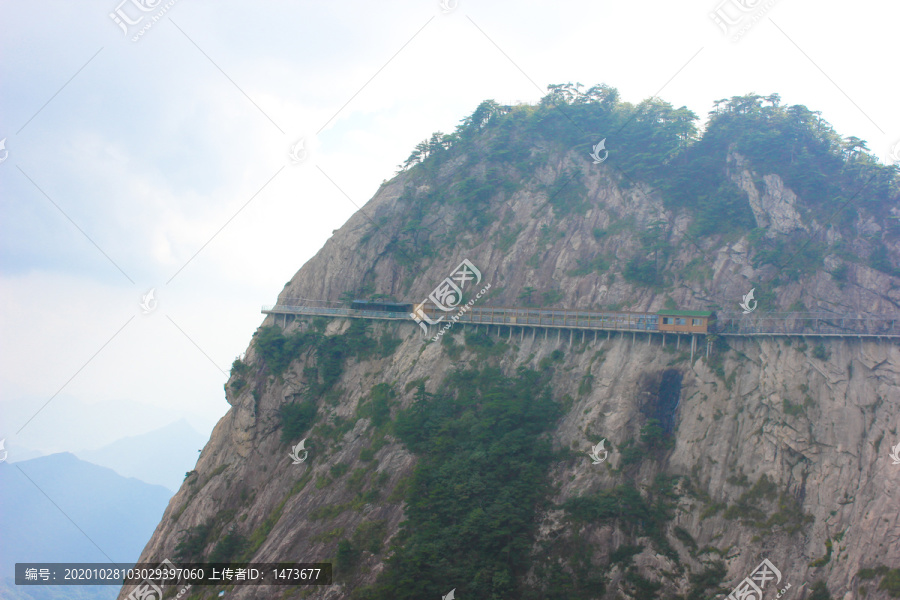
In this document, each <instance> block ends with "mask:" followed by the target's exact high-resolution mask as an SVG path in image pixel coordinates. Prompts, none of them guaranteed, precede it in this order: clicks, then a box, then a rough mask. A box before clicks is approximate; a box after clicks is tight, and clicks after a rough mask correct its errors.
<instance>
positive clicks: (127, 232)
mask: <svg viewBox="0 0 900 600" xmlns="http://www.w3.org/2000/svg"><path fill="white" fill-rule="evenodd" d="M446 1H447V4H446V5H445V6H444V7H443V10H442V6H441V5H440V3H439V2H438V1H437V0H434V1H431V0H416V1H388V2H372V1H365V2H361V1H352V2H349V1H342V2H334V1H332V2H326V1H324V0H298V1H275V0H272V1H269V2H259V3H251V2H241V3H239V2H234V1H229V0H217V1H215V2H213V1H210V0H166V1H165V2H160V1H159V0H126V1H125V2H122V3H121V4H119V2H120V0H89V1H88V0H81V1H79V2H63V1H52V2H51V1H45V0H28V1H19V2H13V1H10V0H0V139H3V138H5V150H0V159H2V163H0V211H2V214H0V298H2V300H0V310H2V318H0V327H2V329H0V344H2V355H0V439H2V438H5V439H6V448H7V449H8V450H9V452H10V458H11V459H14V458H15V456H16V453H17V452H20V451H21V449H27V448H30V449H37V450H41V451H43V452H51V451H63V450H71V451H75V450H79V449H84V448H93V447H97V446H100V445H102V444H104V443H107V442H110V441H112V440H115V439H118V438H120V437H123V436H126V435H134V434H138V433H143V432H146V431H149V430H151V429H154V428H156V427H159V426H162V425H165V424H167V423H170V422H172V421H175V420H177V419H179V418H182V417H184V418H187V419H188V420H189V421H190V422H191V423H192V424H193V425H194V426H195V427H196V428H197V429H198V430H200V431H201V432H202V433H204V435H207V434H208V433H209V431H210V430H211V428H212V426H213V425H214V423H215V422H216V421H217V420H218V419H219V418H221V417H222V416H223V415H224V414H225V412H226V411H227V409H228V405H227V403H226V402H225V400H224V392H223V389H222V386H223V384H224V382H225V381H226V379H227V373H228V370H229V368H230V364H231V362H232V361H233V360H234V358H235V357H236V356H238V355H240V354H241V353H242V352H243V351H244V350H245V349H246V347H247V345H248V343H249V341H250V336H251V334H252V333H253V331H254V330H255V328H256V327H257V326H258V325H259V323H260V321H261V319H262V315H261V314H260V307H261V305H263V304H270V303H273V302H274V300H275V298H276V296H277V294H278V293H279V292H280V291H281V289H282V287H283V286H284V284H285V282H286V281H288V280H289V279H290V278H291V276H292V275H293V274H294V273H295V272H296V271H297V269H299V268H300V267H301V266H302V265H303V264H304V263H305V262H306V261H307V260H308V259H309V258H310V257H311V256H312V255H313V254H314V253H315V252H316V251H317V250H318V249H319V248H320V247H321V246H322V244H323V243H324V242H325V240H326V239H327V238H328V237H329V236H330V235H331V233H332V230H334V229H337V228H338V227H340V226H341V225H342V224H343V223H344V222H345V221H346V220H347V219H348V218H349V217H350V215H351V214H353V212H355V211H356V210H357V208H358V207H360V206H363V205H364V204H365V202H366V201H367V200H368V199H369V198H371V196H372V195H373V193H374V192H375V191H376V190H377V188H378V186H379V184H380V183H381V182H382V180H384V179H389V178H391V177H392V176H393V175H394V173H395V172H396V170H397V165H398V164H400V163H401V162H402V161H403V160H404V159H405V158H406V157H407V156H409V154H410V152H411V150H412V149H413V147H414V146H415V144H416V143H418V142H419V141H421V140H423V139H425V138H426V137H428V136H429V135H430V134H431V133H432V132H434V131H438V130H440V131H444V132H450V131H452V130H453V128H454V127H455V126H456V125H457V123H458V122H459V121H460V120H461V119H462V118H464V117H465V116H466V115H468V114H470V113H471V112H472V110H474V108H475V107H476V106H477V105H478V103H479V102H481V101H482V100H484V99H487V98H493V99H495V100H497V101H498V102H501V103H514V102H516V101H522V102H535V101H537V100H538V99H539V98H540V97H541V96H542V95H543V94H544V93H545V92H546V86H547V85H548V84H553V83H564V82H569V81H571V82H581V83H583V84H585V85H586V86H588V87H589V86H591V85H594V84H598V83H606V84H608V85H611V86H614V87H616V88H618V89H619V91H620V94H621V97H622V99H623V100H625V101H628V102H639V101H641V100H643V99H646V98H648V97H651V96H654V95H658V96H659V97H660V98H662V99H663V100H665V101H668V102H670V103H672V104H673V105H675V106H676V107H679V106H682V105H686V106H687V107H688V108H690V109H691V110H693V111H694V112H695V113H697V114H698V115H700V116H701V117H704V120H705V115H706V113H707V112H708V111H709V110H710V108H711V107H712V102H713V100H717V99H720V98H728V97H731V96H734V95H739V94H745V93H749V92H756V93H759V94H763V95H765V94H770V93H778V94H780V95H781V97H782V100H783V102H784V103H788V104H805V105H806V106H807V107H809V108H810V109H812V110H818V111H821V112H822V115H823V117H824V118H825V119H826V120H828V121H829V122H830V123H831V124H832V125H833V126H834V127H835V128H836V129H837V131H838V132H839V133H840V134H842V135H844V136H849V135H855V136H857V137H859V138H862V139H864V140H866V141H867V142H868V146H869V148H870V149H871V150H872V151H873V152H874V153H875V154H876V155H877V156H879V157H880V158H881V159H882V160H883V161H885V162H890V161H891V160H892V159H891V157H890V153H891V149H892V147H894V146H895V144H897V142H898V141H900V118H898V115H897V109H896V107H897V105H898V92H900V85H898V82H897V74H896V72H897V57H898V47H897V24H898V23H900V3H898V2H896V0H879V1H872V2H865V3H856V4H854V3H848V2H838V1H836V0H834V1H829V0H824V1H823V0H820V1H817V2H808V1H806V2H801V1H798V0H778V1H771V0H770V1H768V2H764V1H758V0H726V1H725V2H722V0H717V1H713V0H690V1H687V2H672V1H671V0H667V1H663V0H643V1H639V2H624V1H618V2H611V1H608V0H597V1H591V2H574V1H573V2H565V1H562V2H560V1H557V2H551V1H549V0H531V1H528V0H518V1H505V0H497V1H490V2H486V1H481V2H475V1H472V0H458V2H457V1H456V0H446ZM142 2H143V6H141V4H142ZM742 3H743V5H746V7H744V8H743V9H742V6H743V5H742ZM711 13H712V14H718V18H719V19H720V20H722V21H723V22H724V21H730V22H732V23H736V24H734V25H731V26H730V27H728V29H729V31H728V32H725V31H723V29H722V28H721V27H720V26H719V25H717V23H716V22H715V20H714V19H713V18H711V17H710V14H711ZM111 15H113V16H112V17H111ZM113 17H114V18H113ZM157 17H158V18H157ZM154 18H156V20H155V21H154ZM139 19H140V20H139ZM116 20H119V21H120V22H121V23H117V22H116ZM130 23H133V24H130ZM148 25H149V27H148ZM141 31H143V33H142V34H141V35H139V32H141ZM301 139H302V140H303V146H302V148H300V147H298V146H296V143H297V142H298V140H301ZM609 145H611V143H610V144H609ZM292 148H295V150H296V156H297V157H298V158H305V160H303V161H301V162H299V163H295V162H294V161H293V160H292V159H291V157H290V151H291V149H292ZM898 152H900V150H898ZM151 289H154V290H155V292H154V300H155V301H156V304H155V309H154V310H152V311H150V312H149V313H148V314H144V311H143V310H142V308H141V306H140V303H141V301H142V297H143V296H144V295H145V294H146V293H147V292H148V291H149V290H151ZM147 306H148V307H153V306H154V304H153V303H152V302H151V303H150V304H148V305H147ZM148 451H152V449H149V450H148Z"/></svg>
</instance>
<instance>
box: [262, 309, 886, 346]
mask: <svg viewBox="0 0 900 600" xmlns="http://www.w3.org/2000/svg"><path fill="white" fill-rule="evenodd" d="M336 304H339V303H334V302H322V301H308V300H304V304H303V305H299V304H290V305H288V304H278V305H275V306H263V307H262V312H263V313H264V314H270V315H284V316H285V317H286V316H288V315H307V316H322V317H348V318H362V319H381V320H394V321H409V322H410V323H413V322H414V321H413V320H412V319H411V318H410V316H409V314H407V313H398V312H387V311H371V310H355V309H351V308H346V307H343V306H337V305H336ZM425 312H426V314H427V315H428V317H429V318H430V319H432V320H434V321H437V319H438V318H440V317H443V321H441V322H440V323H439V324H438V325H437V326H432V327H430V328H429V332H434V333H437V331H439V328H441V327H443V326H444V325H445V324H447V323H451V322H456V323H466V324H478V325H503V326H510V327H533V328H557V329H580V330H586V331H631V332H645V333H670V334H673V333H675V332H672V331H660V330H659V316H657V315H655V314H652V313H638V312H617V311H604V312H596V311H584V310H561V309H548V308H508V307H477V306H475V307H471V308H469V309H468V310H467V311H466V312H465V313H463V314H461V315H458V313H457V312H456V311H454V312H440V311H437V310H435V309H434V307H430V308H426V311H425ZM457 316H458V318H456V317H457ZM716 318H717V320H716V321H715V322H714V323H713V325H712V327H711V328H710V331H709V333H710V334H712V333H716V334H719V335H729V336H764V335H769V336H772V335H777V336H822V337H877V338H900V315H864V316H860V315H835V314H832V313H751V314H749V315H744V314H741V313H722V312H720V313H718V314H717V317H716ZM453 319H455V321H454V320H453ZM698 333H699V334H701V335H702V332H680V334H683V335H697V334H698Z"/></svg>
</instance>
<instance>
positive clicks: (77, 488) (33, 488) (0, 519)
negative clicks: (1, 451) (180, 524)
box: [0, 452, 172, 600]
mask: <svg viewBox="0 0 900 600" xmlns="http://www.w3.org/2000/svg"><path fill="white" fill-rule="evenodd" d="M0 490H2V493H0V532H2V537H3V543H2V544H0V577H2V579H3V580H4V581H3V584H0V598H3V600H7V599H9V600H29V599H34V600H50V599H51V598H85V599H87V598H90V599H101V598H114V597H115V595H116V592H117V591H118V588H116V587H115V586H78V587H46V588H43V587H37V586H29V587H24V586H23V587H16V586H15V585H14V581H13V577H14V573H15V563H16V562H103V563H108V562H112V561H115V562H121V563H127V562H136V561H137V559H138V556H139V555H140V552H141V549H142V548H143V547H144V544H145V543H146V542H147V540H148V539H149V538H150V536H151V535H152V534H153V530H154V528H155V527H156V524H157V523H158V522H159V519H160V516H161V515H162V514H163V511H164V510H165V508H166V505H167V504H168V501H169V498H170V497H171V496H172V494H171V492H170V491H169V490H167V489H166V488H164V487H162V486H158V485H150V484H147V483H144V482H143V481H138V480H137V479H133V478H126V477H122V476H121V475H119V474H117V473H116V472H114V471H113V470H111V469H107V468H105V467H100V466H97V465H93V464H90V463H88V462H85V461H82V460H79V459H78V458H77V457H76V456H75V455H73V454H70V453H68V452H65V453H61V454H52V455H50V456H42V457H40V458H35V459H32V460H27V461H23V462H18V463H15V464H5V463H3V464H0Z"/></svg>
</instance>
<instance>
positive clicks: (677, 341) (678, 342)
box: [675, 335, 681, 350]
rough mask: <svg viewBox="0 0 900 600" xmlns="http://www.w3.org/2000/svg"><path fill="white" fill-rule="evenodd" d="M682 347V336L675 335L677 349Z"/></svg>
mask: <svg viewBox="0 0 900 600" xmlns="http://www.w3.org/2000/svg"><path fill="white" fill-rule="evenodd" d="M680 347H681V336H680V335H676V336H675V349H676V350H678V348H680Z"/></svg>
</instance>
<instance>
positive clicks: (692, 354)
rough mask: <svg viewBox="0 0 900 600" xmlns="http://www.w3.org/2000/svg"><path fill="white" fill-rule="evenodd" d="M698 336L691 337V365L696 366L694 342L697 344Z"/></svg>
mask: <svg viewBox="0 0 900 600" xmlns="http://www.w3.org/2000/svg"><path fill="white" fill-rule="evenodd" d="M696 341H697V339H696V336H694V335H691V364H692V365H693V364H694V342H696Z"/></svg>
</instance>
